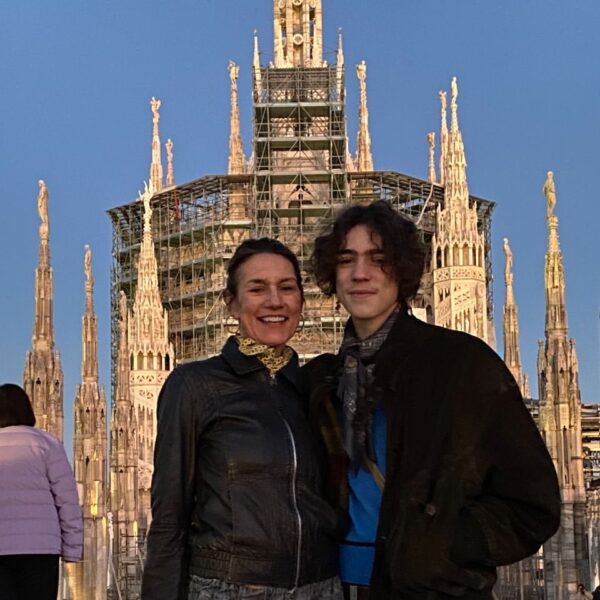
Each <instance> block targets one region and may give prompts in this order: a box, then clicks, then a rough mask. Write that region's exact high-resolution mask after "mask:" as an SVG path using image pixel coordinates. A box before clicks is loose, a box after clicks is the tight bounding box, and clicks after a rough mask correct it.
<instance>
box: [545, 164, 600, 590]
mask: <svg viewBox="0 0 600 600" xmlns="http://www.w3.org/2000/svg"><path fill="white" fill-rule="evenodd" d="M543 191H544V195H545V196H546V220H547V222H548V252H547V253H546V262H545V269H544V283H545V291H546V326H545V334H546V335H545V338H546V339H545V340H544V342H541V343H540V347H539V352H538V391H539V396H540V429H541V431H542V434H543V436H544V439H545V441H546V445H547V446H548V450H549V452H550V455H551V456H552V459H553V461H554V464H555V466H556V470H557V472H558V480H559V483H560V486H561V496H562V500H563V510H562V514H561V527H560V530H559V531H558V533H557V534H556V535H555V536H554V537H553V538H551V539H550V540H549V541H548V542H546V544H545V545H544V561H546V562H548V563H549V564H552V565H554V566H555V568H554V569H552V572H549V573H548V577H547V584H546V585H547V589H548V590H551V591H552V593H551V594H550V596H549V598H550V599H551V600H558V599H559V598H566V597H567V596H571V595H573V594H575V593H576V589H577V584H578V582H580V581H585V578H586V577H587V576H588V571H587V569H588V564H587V563H588V561H587V539H586V527H587V526H586V522H585V506H586V496H585V484H584V475H583V448H582V433H581V395H580V391H579V366H578V361H577V354H576V352H575V342H574V340H572V339H569V337H568V336H569V332H568V327H567V310H566V303H565V274H564V266H563V257H562V253H561V251H560V244H559V241H558V217H557V216H556V215H555V214H554V208H555V206H556V189H555V186H554V175H553V173H552V171H548V174H547V177H546V181H545V183H544V188H543Z"/></svg>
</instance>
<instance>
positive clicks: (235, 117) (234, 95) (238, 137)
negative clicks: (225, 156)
mask: <svg viewBox="0 0 600 600" xmlns="http://www.w3.org/2000/svg"><path fill="white" fill-rule="evenodd" d="M228 70H229V79H230V80H231V113H230V134H229V164H228V171H227V172H228V173H229V175H241V174H242V173H244V171H245V166H246V157H245V156H244V147H243V143H242V134H241V132H240V107H239V102H238V77H239V74H240V68H239V67H238V65H236V64H235V63H234V62H233V61H232V60H230V61H229V67H228Z"/></svg>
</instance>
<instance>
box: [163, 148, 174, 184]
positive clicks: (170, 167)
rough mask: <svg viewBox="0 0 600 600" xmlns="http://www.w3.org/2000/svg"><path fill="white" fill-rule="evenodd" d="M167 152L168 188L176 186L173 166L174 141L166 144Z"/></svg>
mask: <svg viewBox="0 0 600 600" xmlns="http://www.w3.org/2000/svg"><path fill="white" fill-rule="evenodd" d="M165 150H166V151H167V187H173V186H174V185H175V167H174V166H173V140H172V139H171V138H169V139H168V140H167V143H166V144H165Z"/></svg>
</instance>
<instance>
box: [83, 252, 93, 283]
mask: <svg viewBox="0 0 600 600" xmlns="http://www.w3.org/2000/svg"><path fill="white" fill-rule="evenodd" d="M83 264H84V269H85V280H86V282H87V283H92V281H93V280H92V250H91V249H90V247H89V245H88V244H86V245H85V258H84V260H83Z"/></svg>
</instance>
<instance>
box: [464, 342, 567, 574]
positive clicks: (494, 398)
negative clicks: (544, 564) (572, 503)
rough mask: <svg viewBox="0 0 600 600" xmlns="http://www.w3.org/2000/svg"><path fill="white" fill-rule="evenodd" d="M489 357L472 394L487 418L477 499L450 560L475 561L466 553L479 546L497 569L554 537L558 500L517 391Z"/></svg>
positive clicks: (551, 466) (469, 505) (547, 460)
mask: <svg viewBox="0 0 600 600" xmlns="http://www.w3.org/2000/svg"><path fill="white" fill-rule="evenodd" d="M491 354H492V353H491V351H489V353H488V355H487V358H488V360H485V361H484V362H483V364H482V365H481V369H478V375H477V376H476V377H477V380H478V381H480V382H481V383H480V385H475V389H474V392H475V393H476V394H478V395H479V402H483V403H484V404H485V405H486V407H488V408H489V410H484V409H483V405H481V404H480V406H482V414H486V415H487V418H485V426H484V428H483V436H482V439H481V449H482V453H481V455H482V460H483V462H484V464H486V466H487V469H486V473H485V478H484V481H483V488H482V493H481V494H479V495H477V496H476V497H474V498H471V499H470V500H469V501H468V503H467V506H466V508H465V509H463V511H462V514H461V516H460V520H459V527H458V532H459V533H458V538H457V540H456V541H457V542H458V543H457V544H455V547H454V552H453V554H454V555H455V556H459V557H460V558H461V560H460V562H463V563H464V562H469V559H470V558H472V559H474V558H475V556H471V557H469V553H470V552H475V551H476V548H477V546H478V545H479V544H480V542H481V541H484V542H485V546H486V550H487V552H486V553H485V554H484V555H487V558H486V560H485V561H484V562H485V564H487V565H489V566H499V565H505V564H510V563H513V562H516V561H518V560H521V559H523V558H526V557H527V556H531V555H532V554H534V553H535V552H536V551H537V550H538V548H539V547H540V545H541V544H543V543H544V542H545V541H546V540H547V539H548V538H550V537H551V536H552V535H553V534H554V533H555V532H556V530H557V529H558V526H559V523H560V510H561V498H560V490H559V487H558V480H557V475H556V470H555V468H554V464H553V462H552V459H551V458H550V455H549V453H548V450H547V449H546V446H545V444H544V441H543V440H542V437H541V435H540V433H539V431H538V429H537V427H536V425H535V423H534V421H533V419H532V417H531V415H530V414H529V411H528V410H527V408H526V406H525V404H524V402H523V399H522V397H521V393H520V391H519V388H518V386H517V384H516V382H515V381H514V378H513V377H512V375H511V374H510V372H509V371H508V369H507V368H506V366H505V365H504V363H503V362H502V361H501V360H500V358H499V357H497V356H496V355H495V354H493V356H491ZM475 364H477V361H475ZM479 556H481V554H480V555H479Z"/></svg>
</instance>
